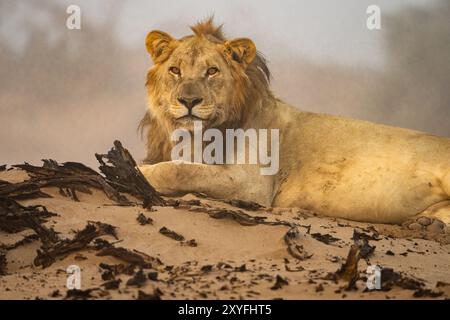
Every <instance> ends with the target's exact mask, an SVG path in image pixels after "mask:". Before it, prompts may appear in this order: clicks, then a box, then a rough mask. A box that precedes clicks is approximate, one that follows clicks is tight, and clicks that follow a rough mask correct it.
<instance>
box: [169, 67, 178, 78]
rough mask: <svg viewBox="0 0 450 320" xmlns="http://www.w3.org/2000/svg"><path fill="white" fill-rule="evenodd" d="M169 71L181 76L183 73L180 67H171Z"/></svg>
mask: <svg viewBox="0 0 450 320" xmlns="http://www.w3.org/2000/svg"><path fill="white" fill-rule="evenodd" d="M169 72H170V73H173V74H175V75H177V76H179V75H180V74H181V71H180V69H179V68H177V67H170V68H169Z"/></svg>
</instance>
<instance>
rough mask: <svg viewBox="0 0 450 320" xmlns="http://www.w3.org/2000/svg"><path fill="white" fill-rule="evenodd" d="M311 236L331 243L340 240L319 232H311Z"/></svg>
mask: <svg viewBox="0 0 450 320" xmlns="http://www.w3.org/2000/svg"><path fill="white" fill-rule="evenodd" d="M311 237H313V238H314V239H316V240H317V241H320V242H323V243H325V244H331V243H333V242H336V241H339V240H341V239H339V238H336V237H333V236H332V235H330V234H321V233H312V234H311Z"/></svg>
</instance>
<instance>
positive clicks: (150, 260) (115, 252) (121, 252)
mask: <svg viewBox="0 0 450 320" xmlns="http://www.w3.org/2000/svg"><path fill="white" fill-rule="evenodd" d="M97 256H99V257H103V256H112V257H115V258H117V259H120V260H122V261H125V262H128V263H130V264H132V265H136V266H139V267H141V268H156V267H158V266H161V265H162V264H163V263H162V262H161V260H159V259H158V258H154V257H151V256H149V255H147V254H145V253H143V252H139V251H137V250H133V251H131V250H128V249H126V248H122V247H109V248H105V249H103V250H101V251H100V252H99V253H97Z"/></svg>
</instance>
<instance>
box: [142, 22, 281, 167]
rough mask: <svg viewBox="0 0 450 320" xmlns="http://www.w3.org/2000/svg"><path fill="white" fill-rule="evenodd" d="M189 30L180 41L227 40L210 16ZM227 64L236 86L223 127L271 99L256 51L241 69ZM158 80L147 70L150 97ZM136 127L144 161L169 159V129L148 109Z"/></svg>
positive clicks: (246, 117) (264, 65)
mask: <svg viewBox="0 0 450 320" xmlns="http://www.w3.org/2000/svg"><path fill="white" fill-rule="evenodd" d="M191 30H192V32H193V35H189V36H187V37H184V38H182V39H180V41H183V39H186V38H191V37H205V38H206V39H208V40H210V41H213V42H219V43H226V41H227V39H226V37H225V36H224V33H223V31H222V25H220V26H215V25H214V23H213V18H212V17H211V18H208V19H206V20H204V21H200V22H198V23H197V24H196V25H194V26H191ZM228 66H229V68H230V70H231V73H232V77H233V80H234V81H235V84H236V85H235V87H234V90H232V91H230V92H229V94H230V95H231V94H232V95H233V96H232V98H233V99H232V101H234V102H233V105H232V106H230V110H229V111H228V112H229V119H230V121H228V122H226V123H223V125H224V126H226V128H241V127H243V125H244V124H245V123H247V122H248V121H251V120H250V119H251V114H252V111H253V110H254V108H255V107H256V105H257V104H258V102H261V101H262V103H265V102H266V100H268V99H274V97H273V95H272V93H271V91H270V89H269V83H270V78H271V74H270V70H269V68H268V66H267V61H266V59H265V58H264V56H263V55H262V54H261V53H260V52H257V53H256V56H255V58H254V59H253V61H252V62H251V63H250V64H249V65H248V66H247V68H245V70H243V69H242V68H240V69H238V68H237V67H236V66H235V65H233V64H232V63H231V62H230V63H229V64H228ZM159 81H161V79H159V77H157V76H156V72H154V71H152V70H150V71H149V72H148V74H147V83H146V87H147V89H148V94H149V95H150V96H152V95H155V96H156V95H157V94H159V92H160V90H158V87H159V86H158V82H159ZM149 100H150V99H149ZM236 119H237V120H236ZM222 129H223V128H222ZM138 130H139V131H140V132H141V134H142V135H143V134H144V131H145V132H146V133H145V135H146V140H147V141H146V145H147V155H146V158H145V159H144V163H148V164H153V163H158V162H162V161H169V160H170V150H171V147H172V143H171V141H170V134H171V132H170V128H168V127H167V125H166V124H165V123H162V122H160V121H159V120H158V119H157V118H156V117H154V116H153V115H152V112H151V111H150V109H148V111H147V112H146V114H145V116H144V117H143V119H142V120H141V121H140V124H139V127H138Z"/></svg>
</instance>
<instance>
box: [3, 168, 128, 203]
mask: <svg viewBox="0 0 450 320" xmlns="http://www.w3.org/2000/svg"><path fill="white" fill-rule="evenodd" d="M43 162H44V165H43V166H42V167H38V166H33V165H30V164H28V163H25V164H20V165H14V166H13V167H14V168H19V169H22V170H24V171H26V172H27V173H28V175H29V176H30V179H28V180H26V181H23V182H19V183H5V182H2V183H1V184H0V196H3V197H8V198H13V199H30V198H39V197H50V196H49V195H48V194H46V193H44V192H42V191H41V189H42V188H45V187H56V188H59V189H60V193H61V194H62V195H66V196H70V197H71V198H72V199H74V200H77V196H76V192H82V193H88V194H90V193H91V191H90V190H89V188H96V189H100V190H103V192H104V193H105V194H106V196H107V197H108V198H110V199H111V200H113V201H115V202H117V203H119V204H121V205H130V204H131V202H130V201H129V200H128V199H127V198H125V197H124V196H123V195H121V194H120V193H119V192H118V191H117V190H115V189H114V188H112V187H111V186H110V185H109V184H108V183H107V182H106V180H105V179H104V178H103V177H102V176H101V175H100V174H99V173H97V172H95V171H94V170H92V169H90V168H89V167H86V166H85V165H83V164H81V163H77V162H66V163H63V164H58V163H57V162H56V161H54V160H43ZM64 189H65V191H64Z"/></svg>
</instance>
